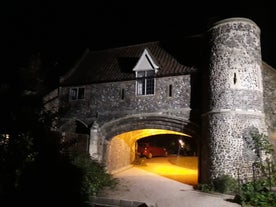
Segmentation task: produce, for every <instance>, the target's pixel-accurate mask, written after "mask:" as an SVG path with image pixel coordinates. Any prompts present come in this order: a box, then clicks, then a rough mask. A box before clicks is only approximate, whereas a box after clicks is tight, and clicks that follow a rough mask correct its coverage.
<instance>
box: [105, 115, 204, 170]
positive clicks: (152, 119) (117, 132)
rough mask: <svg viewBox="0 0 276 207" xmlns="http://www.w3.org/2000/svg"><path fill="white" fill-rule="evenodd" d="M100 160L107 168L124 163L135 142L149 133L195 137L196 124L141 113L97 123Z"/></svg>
mask: <svg viewBox="0 0 276 207" xmlns="http://www.w3.org/2000/svg"><path fill="white" fill-rule="evenodd" d="M100 131H101V136H102V137H103V139H104V147H103V161H104V162H105V164H106V167H107V170H108V171H109V172H114V171H117V170H120V169H122V168H124V167H127V166H129V165H130V164H131V162H132V161H134V159H135V142H136V141H137V140H138V139H140V138H142V137H146V136H149V135H157V134H179V135H182V136H188V137H192V138H194V139H196V142H197V146H199V144H198V140H199V128H198V126H197V125H195V124H193V123H191V122H189V121H188V120H185V119H182V118H179V117H170V116H162V115H156V114H154V115H153V114H148V115H145V114H143V115H142V116H141V115H140V116H128V117H124V118H120V119H117V120H114V121H112V122H109V123H106V124H104V125H103V126H102V127H100Z"/></svg>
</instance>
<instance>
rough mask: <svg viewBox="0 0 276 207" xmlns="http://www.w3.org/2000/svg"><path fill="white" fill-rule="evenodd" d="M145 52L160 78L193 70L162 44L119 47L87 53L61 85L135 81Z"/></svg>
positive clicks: (152, 43)
mask: <svg viewBox="0 0 276 207" xmlns="http://www.w3.org/2000/svg"><path fill="white" fill-rule="evenodd" d="M144 49H148V51H149V52H150V54H151V55H152V56H153V58H154V59H155V60H156V62H157V64H158V65H159V70H158V73H157V76H172V75H180V74H187V73H190V72H191V71H192V70H193V68H192V67H190V66H185V65H182V64H180V63H179V62H178V61H177V60H176V59H175V58H174V57H172V56H171V55H170V54H169V53H168V52H167V51H166V50H164V49H163V48H162V46H161V43H160V42H148V43H144V44H137V45H131V46H127V47H119V48H114V49H107V50H102V51H88V52H87V53H86V54H85V55H84V56H83V58H82V60H81V61H80V63H79V64H78V65H76V66H75V67H74V68H73V69H72V70H71V71H70V72H69V73H68V74H67V75H65V76H63V77H62V79H61V85H84V84H90V83H100V82H110V81H123V80H133V79H135V73H134V72H133V71H132V69H133V67H134V66H135V64H136V63H137V61H138V59H139V58H140V56H141V55H142V53H143V51H144Z"/></svg>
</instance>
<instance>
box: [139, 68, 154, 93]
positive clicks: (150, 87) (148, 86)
mask: <svg viewBox="0 0 276 207" xmlns="http://www.w3.org/2000/svg"><path fill="white" fill-rule="evenodd" d="M154 74H155V72H154V70H146V71H137V72H136V78H137V79H136V80H137V81H136V94H137V95H153V94H154V91H155V77H154Z"/></svg>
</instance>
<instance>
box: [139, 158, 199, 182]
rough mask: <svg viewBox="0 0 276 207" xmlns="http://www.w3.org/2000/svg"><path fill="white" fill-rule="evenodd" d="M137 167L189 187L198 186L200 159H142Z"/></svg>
mask: <svg viewBox="0 0 276 207" xmlns="http://www.w3.org/2000/svg"><path fill="white" fill-rule="evenodd" d="M136 166H137V167H139V168H141V169H143V170H146V171H149V172H152V173H155V174H158V175H161V176H164V177H167V178H170V179H173V180H176V181H179V182H181V183H185V184H189V185H193V186H195V185H197V184H198V157H197V156H177V155H170V156H168V157H154V158H152V159H141V161H140V163H139V164H138V165H136Z"/></svg>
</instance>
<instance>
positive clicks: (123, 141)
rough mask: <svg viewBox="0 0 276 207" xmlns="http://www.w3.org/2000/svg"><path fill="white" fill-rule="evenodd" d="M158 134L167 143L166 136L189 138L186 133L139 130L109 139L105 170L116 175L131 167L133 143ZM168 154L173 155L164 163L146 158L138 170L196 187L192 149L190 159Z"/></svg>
mask: <svg viewBox="0 0 276 207" xmlns="http://www.w3.org/2000/svg"><path fill="white" fill-rule="evenodd" d="M158 135H160V136H162V137H163V138H164V137H165V138H166V136H167V137H168V142H169V140H170V139H169V137H170V136H173V137H182V138H184V139H185V138H186V139H193V138H192V137H191V136H190V135H188V134H185V133H181V132H176V131H171V130H165V129H140V130H134V131H129V132H125V133H122V134H119V135H117V136H115V137H113V138H112V139H111V141H110V143H109V145H108V147H107V169H108V171H109V172H111V173H116V172H118V171H120V170H121V169H124V168H125V167H128V166H129V165H131V164H133V163H134V161H135V159H137V141H138V140H139V141H141V140H143V139H147V138H154V139H155V137H158ZM195 148H196V147H195ZM170 153H172V154H174V155H172V156H169V157H168V159H167V160H168V161H167V162H168V163H162V162H156V160H158V159H155V161H154V162H153V161H151V160H149V159H147V160H145V162H147V165H142V166H139V167H142V168H144V169H145V170H148V171H151V172H153V173H156V174H159V175H162V176H165V177H169V178H172V179H175V180H178V181H180V182H184V183H188V184H196V183H197V177H198V163H197V156H195V155H196V150H194V153H193V154H192V156H181V157H180V156H179V155H180V151H179V150H177V151H174V152H172V151H170ZM187 176H188V177H189V178H188V179H186V178H187ZM185 177H186V178H185ZM183 179H184V180H183Z"/></svg>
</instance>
